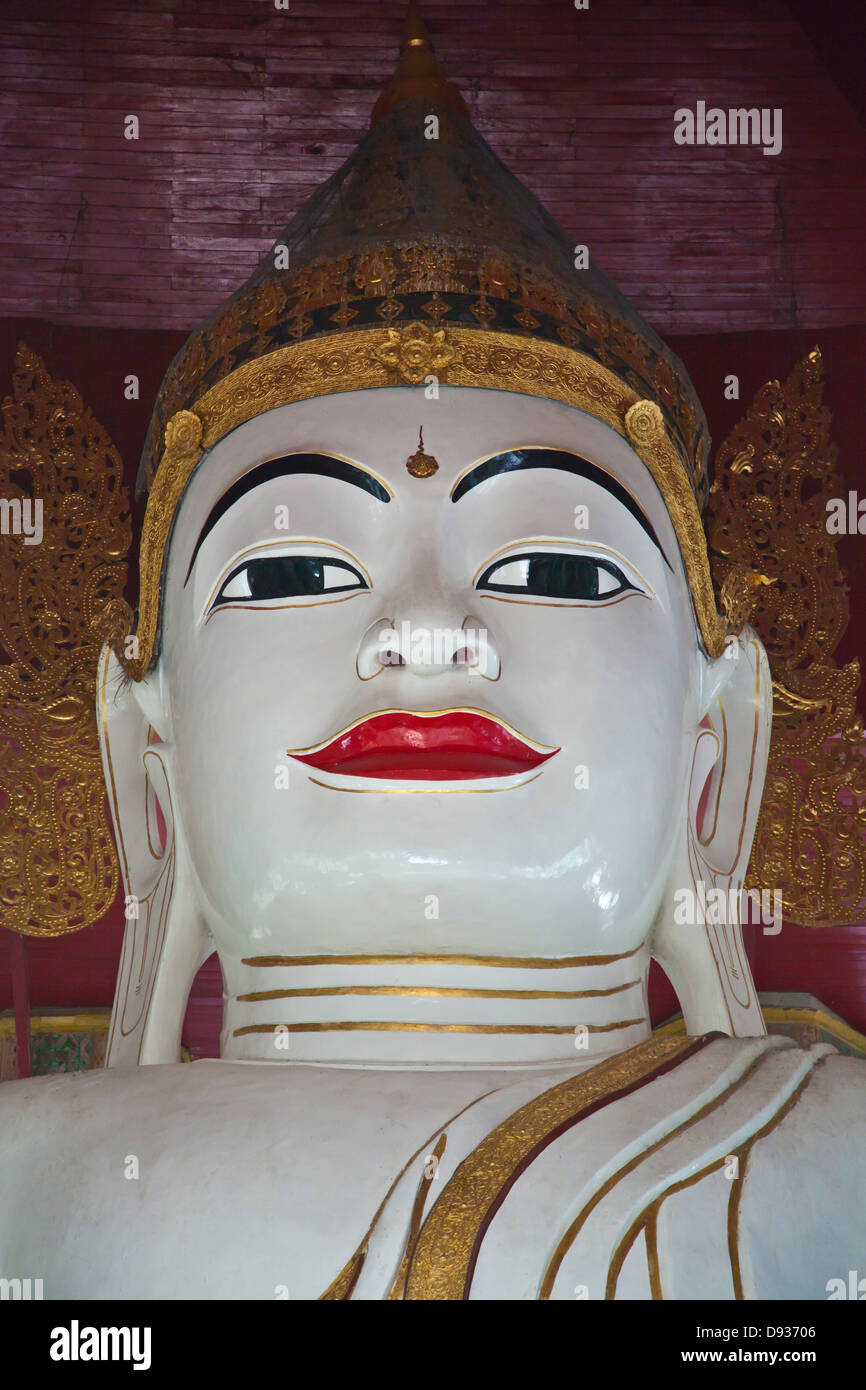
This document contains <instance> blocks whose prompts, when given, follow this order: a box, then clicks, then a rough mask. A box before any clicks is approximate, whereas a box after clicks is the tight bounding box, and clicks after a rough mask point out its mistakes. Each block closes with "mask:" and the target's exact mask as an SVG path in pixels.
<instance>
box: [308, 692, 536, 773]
mask: <svg viewBox="0 0 866 1390" xmlns="http://www.w3.org/2000/svg"><path fill="white" fill-rule="evenodd" d="M287 752H288V754H289V755H290V757H293V758H296V759H297V760H298V762H300V763H305V764H306V766H307V767H312V768H315V769H316V770H317V771H318V772H330V773H336V774H338V775H340V776H343V777H373V778H386V779H389V780H392V781H393V780H397V781H400V780H403V781H409V780H411V781H419V782H421V781H423V782H464V781H471V780H473V779H478V778H482V777H514V776H516V775H519V774H520V773H522V772H531V771H532V770H533V769H534V768H537V767H540V766H541V764H542V763H546V762H547V760H548V759H549V758H552V757H553V755H554V753H558V752H559V749H558V748H550V747H546V746H545V745H543V744H540V743H535V742H534V741H533V740H532V739H528V738H526V737H525V736H524V735H523V734H520V733H518V732H517V730H516V729H512V728H510V727H509V726H508V725H507V724H504V723H502V721H501V720H499V719H495V718H494V717H493V715H492V714H484V713H483V712H482V711H481V710H468V709H448V710H433V711H431V712H430V713H425V712H423V711H418V710H380V711H379V712H378V713H376V714H369V715H366V716H365V717H364V718H363V719H359V720H357V721H356V722H355V723H354V724H350V725H349V726H348V727H347V728H345V729H342V730H341V731H340V732H339V733H338V734H335V735H334V737H333V738H331V739H329V740H328V742H327V743H322V744H316V745H315V746H314V747H312V748H289V749H287Z"/></svg>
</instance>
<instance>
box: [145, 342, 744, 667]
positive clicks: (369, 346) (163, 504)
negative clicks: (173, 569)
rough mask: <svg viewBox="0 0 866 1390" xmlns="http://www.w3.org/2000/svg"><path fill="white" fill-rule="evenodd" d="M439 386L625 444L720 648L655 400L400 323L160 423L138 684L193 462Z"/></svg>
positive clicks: (527, 355)
mask: <svg viewBox="0 0 866 1390" xmlns="http://www.w3.org/2000/svg"><path fill="white" fill-rule="evenodd" d="M431 374H433V375H435V376H436V377H437V379H438V381H439V383H440V384H441V385H448V386H474V387H480V388H483V389H486V390H499V391H515V392H519V393H521V394H523V395H528V396H538V397H542V398H544V399H548V400H554V401H560V402H562V403H563V404H564V405H571V406H576V407H577V408H578V409H580V410H584V411H586V412H587V413H588V414H590V415H593V416H595V417H596V419H599V420H601V421H603V422H604V423H605V424H607V425H609V426H610V427H611V428H612V429H614V430H616V432H617V434H619V435H621V436H622V437H623V438H625V439H628V440H629V442H630V444H631V446H632V448H633V449H634V450H635V452H636V453H637V454H638V456H639V458H640V459H641V460H642V461H643V463H644V464H645V465H646V467H647V468H648V469H649V472H650V474H651V475H652V477H653V479H654V481H655V482H656V484H657V486H658V488H659V491H660V492H661V494H662V497H663V498H664V502H665V505H666V507H667V510H668V513H669V515H670V518H671V522H672V523H673V527H674V530H675V532H676V536H677V540H678V542H679V547H680V551H681V553H682V558H683V564H684V567H685V571H686V575H687V578H688V583H689V588H690V590H691V595H692V601H693V604H694V609H695V615H696V618H697V622H698V627H699V629H700V633H701V637H702V640H703V642H704V645H705V647H706V650H707V652H708V654H709V655H710V656H711V657H715V656H718V655H719V654H720V652H721V651H722V649H723V647H724V642H725V637H726V635H727V631H728V623H727V622H726V621H725V619H724V618H722V617H721V616H720V614H719V613H718V611H717V609H716V600H715V593H714V590H713V583H712V579H711V577H710V568H709V562H708V558H707V546H706V537H705V535H704V529H703V525H702V523H701V517H700V513H699V511H698V506H697V502H696V501H695V496H694V492H693V490H692V485H691V480H690V475H689V471H688V467H687V465H686V463H685V461H684V460H683V458H682V457H681V455H680V453H679V452H678V450H677V449H676V447H675V445H674V444H673V443H672V441H671V439H670V436H669V434H668V431H667V429H666V427H665V420H664V415H663V413H662V411H661V408H660V407H659V405H658V404H657V403H656V402H655V401H648V400H641V399H640V397H639V396H638V394H637V392H636V391H635V390H633V388H632V387H630V386H628V385H626V383H625V382H624V381H623V380H622V379H621V378H620V377H618V376H617V375H616V374H615V373H614V372H612V371H610V370H609V369H608V368H606V367H603V366H601V365H600V364H599V363H598V362H595V361H594V360H593V359H592V358H591V357H588V356H586V355H585V354H583V353H580V352H577V351H575V350H574V349H572V348H568V347H565V346H562V345H560V344H558V343H552V342H547V341H544V340H541V339H527V338H519V337H517V336H515V335H514V334H509V333H499V332H495V331H492V330H490V329H483V328H479V329H475V328H462V327H461V328H448V329H444V328H442V329H438V330H432V329H430V328H429V327H428V326H427V325H426V324H420V323H411V324H407V325H403V326H401V327H400V328H393V327H391V328H386V327H382V328H364V329H356V330H354V331H349V332H346V333H338V334H330V335H328V336H327V337H323V338H313V339H309V340H307V341H304V342H299V343H293V344H290V345H289V346H287V347H283V348H279V349H277V350H276V351H275V352H271V353H268V354H267V355H266V356H264V357H259V358H256V359H254V360H253V361H250V362H246V363H244V364H243V365H242V366H240V367H238V368H237V369H236V370H235V371H234V372H232V373H231V374H230V375H228V376H226V377H223V379H222V380H221V381H219V382H217V383H216V385H215V386H213V387H211V389H210V390H209V391H206V392H205V393H204V395H203V396H201V397H200V399H199V400H198V401H197V402H196V403H195V406H194V408H193V409H191V410H180V411H178V412H177V413H176V414H175V415H174V416H172V418H171V420H169V422H168V425H167V426H166V431H165V440H166V444H165V450H164V452H163V455H162V459H161V461H160V464H159V467H158V469H157V472H156V476H155V478H154V480H153V485H152V487H151V490H150V495H149V498H148V503H147V511H146V513H145V518H144V527H143V531H142V540H141V555H140V576H141V586H140V597H139V617H138V630H137V633H136V639H137V641H136V643H135V645H134V649H133V650H134V652H135V654H134V655H133V656H127V655H125V654H124V655H123V656H122V657H121V653H120V651H119V650H118V656H119V657H120V658H121V660H122V661H123V664H124V666H125V667H126V669H127V671H128V672H129V674H130V675H131V676H132V678H133V679H134V680H141V678H142V677H143V676H144V675H145V673H146V672H147V671H148V669H149V668H150V666H151V664H152V662H153V660H154V658H155V656H156V654H157V642H158V634H159V623H160V604H161V586H162V581H163V575H164V570H165V562H166V554H167V548H168V541H169V536H170V534H171V528H172V525H173V522H174V518H175V516H176V514H177V509H178V506H179V504H180V501H181V498H182V496H183V493H184V490H185V488H186V485H187V483H188V482H189V480H190V478H191V477H192V475H193V473H194V472H195V469H196V467H197V465H198V463H199V462H200V460H201V458H202V457H203V455H204V454H205V453H206V452H207V451H208V450H209V449H212V448H213V447H214V445H215V444H217V443H218V442H219V440H221V439H223V438H224V437H225V436H226V435H227V434H229V433H230V431H231V430H233V429H236V428H237V427H238V426H239V425H242V424H245V423H246V422H247V421H248V420H251V419H253V418H254V417H255V416H257V415H261V414H263V413H264V412H265V411H268V410H274V409H276V408H277V407H278V406H282V405H290V404H294V403H295V402H298V401H305V400H310V399H313V398H314V397H318V396H327V395H334V394H337V393H341V392H345V391H363V390H374V389H376V388H379V387H385V386H399V385H415V386H417V385H419V384H420V383H422V382H423V381H424V380H425V378H426V377H427V376H429V375H431Z"/></svg>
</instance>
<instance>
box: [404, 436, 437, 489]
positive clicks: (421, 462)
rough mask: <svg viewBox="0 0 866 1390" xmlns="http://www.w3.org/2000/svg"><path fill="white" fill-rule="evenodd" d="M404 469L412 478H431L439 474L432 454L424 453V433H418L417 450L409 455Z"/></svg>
mask: <svg viewBox="0 0 866 1390" xmlns="http://www.w3.org/2000/svg"><path fill="white" fill-rule="evenodd" d="M406 467H407V468H408V469H409V472H410V473H411V474H412V477H413V478H432V476H433V474H434V473H438V472H439V464H438V463H437V462H436V460H435V459H434V457H433V455H432V454H425V453H424V431H423V429H419V431H418V448H417V450H416V452H415V453H414V454H410V455H409V457H408V458H407V460H406Z"/></svg>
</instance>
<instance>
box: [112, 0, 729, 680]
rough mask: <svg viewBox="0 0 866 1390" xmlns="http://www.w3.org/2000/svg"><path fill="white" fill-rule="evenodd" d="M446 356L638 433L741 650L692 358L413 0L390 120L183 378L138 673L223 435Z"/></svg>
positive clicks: (297, 224)
mask: <svg viewBox="0 0 866 1390" xmlns="http://www.w3.org/2000/svg"><path fill="white" fill-rule="evenodd" d="M431 375H433V376H435V377H436V378H437V380H438V381H439V382H440V383H441V384H443V385H449V386H452V385H456V386H474V387H482V388H488V389H497V390H507V391H518V392H522V393H524V394H528V395H533V396H543V397H547V398H550V399H553V400H557V401H562V402H565V403H566V404H569V405H573V406H578V407H580V408H581V409H583V410H585V411H588V412H589V413H590V414H592V415H595V416H597V417H598V418H600V419H601V420H603V421H604V422H605V423H607V424H608V425H610V426H611V427H612V428H614V429H615V430H617V432H618V433H620V434H621V435H623V436H624V437H626V438H628V439H629V440H630V442H631V443H632V445H633V447H634V448H635V450H636V451H637V452H638V453H639V455H640V456H641V458H643V460H644V462H645V463H646V464H647V466H648V467H649V469H650V471H651V473H652V474H653V477H654V478H655V480H656V482H657V483H658V485H659V488H660V489H661V491H662V493H663V496H664V499H665V503H666V505H667V508H668V511H669V513H670V515H671V519H672V521H673V524H674V527H675V530H676V532H677V535H678V538H679V541H680V548H681V551H682V554H683V559H684V562H685V566H686V571H687V574H688V578H689V583H690V587H691V591H692V596H693V600H694V605H695V613H696V616H697V620H698V626H699V629H700V633H701V637H702V640H703V642H704V645H705V647H706V648H707V650H708V651H709V652H710V653H711V654H713V655H715V654H717V653H718V651H719V650H721V647H722V645H723V643H724V637H725V633H726V631H727V624H726V623H725V622H724V621H723V620H722V619H721V618H720V617H719V614H718V613H717V611H716V605H715V599H714V595H713V589H712V583H711V580H710V576H709V569H708V566H707V560H706V545H705V540H704V536H703V530H702V528H701V523H700V508H701V507H702V505H703V503H704V501H705V499H706V491H707V468H706V459H707V452H708V447H709V440H708V437H707V430H706V422H705V419H704V415H703V411H702V409H701V406H700V403H699V401H698V399H697V396H696V394H695V391H694V388H693V387H692V384H691V382H690V380H689V378H688V375H687V373H686V371H685V369H684V367H683V365H682V363H681V362H680V361H679V359H678V358H677V357H676V356H674V354H673V353H671V352H670V351H669V350H668V349H667V348H666V347H665V345H664V344H663V343H662V342H661V340H660V339H659V338H658V337H657V336H656V334H655V333H654V332H653V331H652V329H650V328H649V327H648V326H647V325H646V324H645V323H644V322H643V320H642V319H641V318H640V316H639V315H638V314H637V313H636V312H635V310H634V309H633V308H632V307H631V306H630V305H629V304H628V302H627V301H626V300H625V299H624V298H623V296H622V295H621V294H620V293H619V291H618V290H617V289H616V288H615V287H614V285H613V284H612V283H611V282H610V280H608V278H607V277H606V276H605V275H604V274H603V273H602V272H601V271H600V270H598V269H597V267H595V266H593V265H592V264H587V265H586V266H585V267H584V252H583V248H580V247H575V245H574V243H573V239H572V238H569V237H567V236H566V234H565V233H564V232H563V231H562V229H561V228H560V227H559V226H558V225H557V224H556V222H554V220H553V219H552V218H551V217H550V216H549V215H548V213H546V212H545V210H544V208H543V207H542V206H541V204H540V203H539V202H538V200H537V199H536V198H535V197H534V196H533V195H532V194H531V193H530V192H529V190H528V189H527V188H526V187H525V186H524V185H523V184H522V183H521V182H520V181H519V180H518V179H517V178H515V176H514V175H513V174H512V173H510V171H509V170H508V169H506V167H505V166H504V165H503V163H502V161H501V160H500V159H498V158H497V156H496V155H495V154H494V152H493V151H492V150H491V149H490V147H489V145H488V144H487V143H486V141H485V140H483V139H482V137H481V136H480V135H479V134H478V132H477V131H476V130H475V129H474V128H473V126H472V124H471V122H470V121H469V118H468V114H467V111H466V106H465V103H464V101H463V99H462V97H461V96H460V94H459V93H458V92H457V91H456V90H455V89H454V87H452V86H451V85H450V84H449V83H448V82H447V81H446V80H445V79H444V77H443V76H442V74H441V72H440V70H439V68H438V65H437V63H436V60H435V58H434V56H433V52H432V49H431V46H430V41H429V38H428V35H427V31H426V28H425V27H424V24H423V21H422V20H421V19H420V16H419V14H418V12H417V8H416V7H415V6H414V5H412V6H411V7H410V11H409V16H408V19H407V22H406V26H405V30H404V35H403V40H402V46H401V53H400V59H399V62H398V66H397V71H396V73H395V75H394V78H393V79H392V81H391V82H390V84H389V85H388V86H387V87H386V88H385V90H384V91H383V92H382V94H381V96H380V97H379V99H378V101H377V103H376V105H375V108H374V110H373V117H372V123H371V128H370V130H369V131H368V133H367V134H366V135H365V136H364V137H363V139H362V140H361V142H360V144H359V145H358V147H357V148H356V150H355V151H354V153H353V154H352V155H351V156H350V157H349V159H348V160H347V161H346V163H345V164H344V165H343V166H342V168H341V169H339V170H338V171H337V172H336V173H335V174H334V175H333V176H332V177H331V178H330V179H329V180H328V181H327V183H325V184H323V185H322V187H321V188H319V189H318V191H317V192H316V193H315V194H314V195H313V196H312V197H311V198H310V199H309V201H308V202H307V203H306V204H305V205H304V206H303V207H302V208H301V209H300V211H299V212H298V213H297V214H296V215H295V217H294V218H293V219H292V221H291V222H290V223H289V225H288V227H287V228H286V230H285V231H284V232H283V234H282V236H281V237H280V238H279V239H278V241H277V242H276V243H275V245H274V247H273V249H272V250H271V252H270V253H269V254H268V255H267V256H266V257H265V259H264V260H263V261H262V263H261V264H260V265H259V267H258V269H257V270H256V271H255V273H254V274H253V275H252V276H251V278H250V279H249V280H248V281H247V283H246V284H245V285H244V286H243V287H242V288H241V289H240V290H239V291H238V292H237V293H236V294H235V295H233V296H232V298H231V299H229V300H228V301H227V302H226V303H225V304H223V305H222V306H221V307H220V309H218V311H217V312H216V313H215V314H214V315H213V317H212V318H211V319H209V320H208V321H207V322H206V323H205V324H203V325H202V326H201V327H200V328H199V329H198V330H197V331H196V332H195V333H193V335H192V336H191V337H190V339H189V340H188V342H187V343H186V344H185V346H184V347H183V349H182V350H181V352H180V353H179V354H178V356H177V357H176V358H175V360H174V362H173V363H172V364H171V367H170V368H169V371H168V373H167V375H166V378H165V381H164V382H163V385H162V388H161V391H160V394H159V399H158V401H157V405H156V408H155V411H154V416H153V420H152V423H151V428H150V432H149V435H148V440H147V444H146V447H145V453H144V458H143V461H142V470H141V475H140V480H139V483H140V486H141V487H147V488H148V489H149V490H150V499H149V506H148V514H147V518H146V521H145V527H144V533H143V538H142V554H141V600H140V617H139V630H138V638H139V656H138V658H137V659H136V660H133V661H128V662H127V665H128V667H129V669H130V671H131V673H132V674H133V676H135V677H136V678H139V677H140V676H141V675H143V674H144V672H145V671H146V670H147V668H148V666H149V665H150V663H151V662H152V660H153V658H154V655H155V653H156V650H157V648H158V627H159V590H160V585H161V576H162V570H163V566H164V562H165V553H166V549H167V541H168V536H169V533H170V529H171V524H172V521H173V518H174V515H175V512H176V508H177V505H178V502H179V500H180V497H181V495H182V493H183V489H184V487H185V486H186V483H187V481H188V480H189V477H190V476H191V474H192V471H193V470H194V468H195V467H196V465H197V463H198V461H199V460H200V458H201V457H202V455H203V453H204V452H205V451H206V450H207V449H209V448H211V447H212V446H213V445H214V444H215V443H216V442H217V441H218V440H219V439H220V438H222V437H223V436H224V435H225V434H226V433H227V432H228V431H229V430H231V429H233V428H235V427H236V426H237V425H239V424H241V423H243V422H244V421H245V420H247V419H250V418H251V417H253V416H255V415H258V414H261V413H262V412H263V411H265V410H269V409H272V408H274V407H276V406H279V405H284V404H287V403H290V402H293V401H298V400H304V399H309V398H310V397H312V396H319V395H327V394H331V393H335V392H340V391H352V390H359V389H368V388H375V387H379V386H393V385H407V386H417V385H419V384H421V383H423V382H424V381H425V380H426V379H427V378H428V377H429V376H431Z"/></svg>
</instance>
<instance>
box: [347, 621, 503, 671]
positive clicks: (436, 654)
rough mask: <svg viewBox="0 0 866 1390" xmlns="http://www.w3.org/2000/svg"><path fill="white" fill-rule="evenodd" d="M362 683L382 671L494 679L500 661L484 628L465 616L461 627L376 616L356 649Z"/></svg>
mask: <svg viewBox="0 0 866 1390" xmlns="http://www.w3.org/2000/svg"><path fill="white" fill-rule="evenodd" d="M357 670H358V675H359V676H360V677H361V679H362V680H371V679H372V678H373V676H378V675H381V674H382V673H383V672H387V671H393V672H397V671H404V672H406V673H408V674H411V675H415V676H439V675H443V674H444V673H452V674H453V673H454V672H455V670H464V671H466V672H467V673H468V674H471V675H479V676H485V677H486V678H487V679H488V680H497V679H498V677H499V672H500V660H499V655H498V652H497V651H496V648H495V645H494V643H493V639H492V637H491V634H490V632H489V630H488V629H487V627H486V626H485V625H483V624H482V623H481V622H480V620H478V619H475V618H473V617H472V616H471V615H467V616H466V617H465V618H464V620H463V622H462V623H460V624H455V625H453V626H452V625H449V624H448V623H445V622H436V621H433V620H426V621H420V620H417V621H416V620H412V619H409V618H399V617H398V618H381V619H379V620H378V621H377V622H375V623H371V625H370V627H369V628H368V629H367V631H366V632H365V634H364V636H363V638H362V640H361V644H360V647H359V649H358V660H357Z"/></svg>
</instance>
